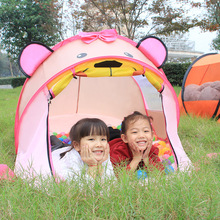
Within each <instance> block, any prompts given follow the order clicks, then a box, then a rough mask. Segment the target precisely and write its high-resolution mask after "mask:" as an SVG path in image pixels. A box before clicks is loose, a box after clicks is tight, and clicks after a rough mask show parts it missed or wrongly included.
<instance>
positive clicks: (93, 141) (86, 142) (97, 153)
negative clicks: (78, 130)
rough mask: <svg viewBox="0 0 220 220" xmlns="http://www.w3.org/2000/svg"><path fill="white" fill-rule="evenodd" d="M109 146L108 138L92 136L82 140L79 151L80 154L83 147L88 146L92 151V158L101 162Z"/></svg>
mask: <svg viewBox="0 0 220 220" xmlns="http://www.w3.org/2000/svg"><path fill="white" fill-rule="evenodd" d="M107 144H108V142H107V137H106V136H100V135H90V136H86V137H83V138H81V140H80V144H79V146H78V151H79V152H80V150H81V148H82V147H84V146H88V148H89V149H90V150H91V154H92V156H93V157H94V158H95V159H96V160H97V161H101V160H102V159H103V157H104V154H105V150H106V146H107ZM76 150H77V149H76Z"/></svg>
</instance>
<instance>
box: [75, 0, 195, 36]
mask: <svg viewBox="0 0 220 220" xmlns="http://www.w3.org/2000/svg"><path fill="white" fill-rule="evenodd" d="M173 2H174V1H172V0H85V1H84V4H82V6H81V10H78V11H77V10H76V11H75V12H74V13H75V15H76V13H78V16H80V17H82V18H83V30H84V31H100V30H102V29H104V28H114V29H116V30H117V31H118V33H119V34H120V35H124V36H126V37H128V38H130V39H135V38H139V37H140V35H141V36H142V37H143V35H146V34H161V35H169V34H171V33H174V32H187V31H189V29H190V28H192V27H194V26H197V25H198V23H197V19H196V18H193V19H192V18H190V17H189V16H187V15H186V9H185V8H184V7H183V5H181V4H173ZM178 2H179V1H178Z"/></svg>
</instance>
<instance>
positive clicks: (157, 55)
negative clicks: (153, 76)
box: [136, 36, 168, 68]
mask: <svg viewBox="0 0 220 220" xmlns="http://www.w3.org/2000/svg"><path fill="white" fill-rule="evenodd" d="M136 47H137V48H138V49H139V50H140V51H141V52H142V53H143V54H144V55H145V56H146V57H147V58H148V59H149V60H150V61H151V62H152V63H153V64H154V65H155V66H156V67H157V68H161V67H162V66H163V65H164V64H165V62H166V60H167V56H168V52H167V47H166V46H165V44H164V43H163V41H162V40H160V39H159V38H157V37H155V36H147V37H145V38H143V39H141V40H140V41H139V42H138V44H137V46H136Z"/></svg>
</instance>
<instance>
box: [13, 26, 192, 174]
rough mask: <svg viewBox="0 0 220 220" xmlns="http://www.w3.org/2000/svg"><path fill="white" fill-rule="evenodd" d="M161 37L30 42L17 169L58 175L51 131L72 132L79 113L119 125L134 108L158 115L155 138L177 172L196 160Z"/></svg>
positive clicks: (23, 59) (24, 57) (24, 55)
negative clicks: (184, 134)
mask: <svg viewBox="0 0 220 220" xmlns="http://www.w3.org/2000/svg"><path fill="white" fill-rule="evenodd" d="M166 58H167V49H166V47H165V45H164V44H163V42H162V41H161V40H160V39H158V38H156V37H153V36H149V37H146V38H144V39H142V40H140V41H139V43H138V44H137V43H135V42H134V41H132V40H130V39H127V38H125V37H123V36H120V35H118V34H117V32H116V31H115V30H104V31H101V32H91V33H85V32H82V33H79V35H76V36H74V37H71V38H69V39H66V40H64V41H62V42H60V43H58V44H57V45H55V46H54V47H53V48H52V49H51V48H49V47H47V46H45V45H43V44H41V43H39V42H32V43H30V44H28V45H27V46H25V47H24V49H23V50H22V51H21V54H20V57H19V64H20V67H21V69H22V71H23V73H24V74H25V75H26V76H27V80H26V82H25V84H24V86H23V89H22V91H21V94H20V98H19V102H18V106H17V112H16V119H15V147H16V154H17V157H16V163H15V172H16V174H17V175H23V172H24V171H28V174H34V175H36V174H42V175H44V176H48V175H49V176H51V175H54V173H55V170H54V167H53V158H52V155H51V143H50V135H51V134H52V133H53V132H56V133H58V134H59V133H63V134H67V135H68V132H69V130H70V128H71V126H72V125H73V124H74V123H75V122H76V121H78V120H79V119H81V118H85V117H98V118H100V119H102V120H104V121H105V122H106V124H107V125H108V126H112V127H113V128H114V127H118V126H120V124H121V121H122V120H123V117H124V116H126V115H128V114H130V113H132V112H133V111H140V112H142V113H143V114H147V115H151V116H152V117H153V119H154V120H153V128H154V130H155V140H154V141H155V142H157V143H158V144H157V145H158V147H159V150H160V151H159V156H160V158H161V160H162V161H165V160H166V161H168V162H169V166H171V168H172V170H177V169H178V168H179V169H180V170H185V169H187V168H189V166H190V165H191V162H190V160H189V158H188V157H187V155H186V153H185V152H184V150H183V147H182V145H181V142H180V140H179V137H178V133H177V127H178V122H179V108H178V101H177V97H176V95H175V92H174V90H173V88H172V86H171V84H170V83H169V81H168V80H167V78H166V76H165V74H164V72H163V70H162V69H161V67H162V65H163V64H164V63H165V61H166Z"/></svg>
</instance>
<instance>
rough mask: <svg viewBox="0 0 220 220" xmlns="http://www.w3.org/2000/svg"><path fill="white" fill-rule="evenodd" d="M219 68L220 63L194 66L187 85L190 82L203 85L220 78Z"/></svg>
mask: <svg viewBox="0 0 220 220" xmlns="http://www.w3.org/2000/svg"><path fill="white" fill-rule="evenodd" d="M219 69H220V63H216V64H213V65H203V66H197V67H193V68H192V69H191V70H190V72H189V74H188V76H187V78H186V83H185V87H186V86H187V85H190V84H196V85H202V84H203V83H206V82H214V81H218V80H220V74H219V71H218V70H219Z"/></svg>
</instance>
